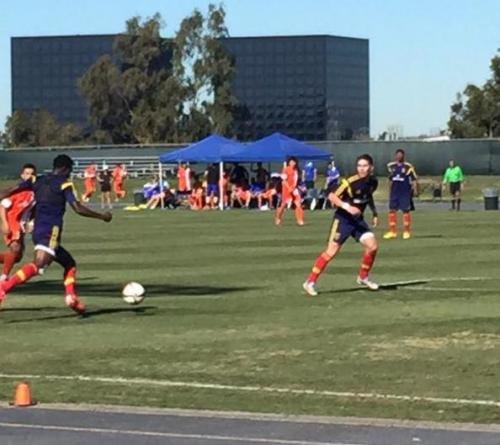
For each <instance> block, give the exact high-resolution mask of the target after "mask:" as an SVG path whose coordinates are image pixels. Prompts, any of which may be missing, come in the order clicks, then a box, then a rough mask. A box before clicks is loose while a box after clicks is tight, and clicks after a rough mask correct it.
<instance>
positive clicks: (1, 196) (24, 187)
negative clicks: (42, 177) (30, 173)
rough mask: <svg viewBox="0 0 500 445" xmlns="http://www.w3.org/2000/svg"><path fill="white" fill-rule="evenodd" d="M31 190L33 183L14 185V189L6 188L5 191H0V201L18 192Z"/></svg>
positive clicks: (26, 182)
mask: <svg viewBox="0 0 500 445" xmlns="http://www.w3.org/2000/svg"><path fill="white" fill-rule="evenodd" d="M30 189H31V181H30V182H29V183H28V181H25V182H21V183H20V184H16V185H13V186H12V187H9V188H6V189H4V190H0V201H2V200H3V199H5V198H8V197H9V196H11V195H14V194H15V193H17V192H22V191H24V190H30Z"/></svg>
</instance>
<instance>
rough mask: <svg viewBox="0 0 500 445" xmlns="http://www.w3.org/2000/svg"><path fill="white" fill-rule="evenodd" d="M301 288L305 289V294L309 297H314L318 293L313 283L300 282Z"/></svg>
mask: <svg viewBox="0 0 500 445" xmlns="http://www.w3.org/2000/svg"><path fill="white" fill-rule="evenodd" d="M302 288H303V289H304V290H305V291H306V293H307V295H309V296H311V297H315V296H316V295H318V292H317V290H316V285H315V284H314V283H310V282H309V281H306V282H305V283H304V284H302Z"/></svg>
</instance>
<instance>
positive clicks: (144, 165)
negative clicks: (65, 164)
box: [73, 156, 177, 178]
mask: <svg viewBox="0 0 500 445" xmlns="http://www.w3.org/2000/svg"><path fill="white" fill-rule="evenodd" d="M73 161H74V162H75V165H74V168H73V174H74V175H75V176H77V177H83V172H84V170H85V168H86V167H88V166H89V165H90V164H97V167H98V169H99V170H101V169H102V168H103V167H104V166H108V167H109V168H110V169H113V168H114V167H115V166H116V165H117V164H119V163H122V164H123V165H124V166H125V168H126V169H127V171H128V173H129V176H130V177H132V178H141V177H145V176H151V175H153V174H157V173H158V157H156V156H123V157H120V156H100V157H97V156H96V157H85V158H83V157H82V158H79V157H74V158H73ZM176 168H177V164H163V165H162V171H163V173H164V174H165V173H170V174H173V173H174V172H175V169H176Z"/></svg>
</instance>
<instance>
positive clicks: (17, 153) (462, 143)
mask: <svg viewBox="0 0 500 445" xmlns="http://www.w3.org/2000/svg"><path fill="white" fill-rule="evenodd" d="M313 144H314V145H316V146H318V147H319V148H323V149H325V150H327V151H330V152H331V153H332V154H333V156H334V158H335V161H336V163H337V165H338V167H339V168H340V170H341V171H342V172H346V173H347V172H350V171H352V169H353V167H354V160H355V158H356V156H358V155H360V154H362V153H370V154H371V155H372V156H373V157H374V159H375V165H376V173H377V174H378V175H385V173H386V170H385V165H386V164H387V162H389V161H390V160H391V159H392V158H393V156H394V151H395V150H396V149H397V148H403V149H405V151H406V152H407V158H408V160H409V161H410V162H412V163H413V164H414V165H415V166H416V168H417V172H418V173H419V174H420V175H440V174H441V173H443V171H444V169H445V168H446V166H447V164H448V161H449V159H455V160H456V161H457V162H458V163H459V164H460V165H461V166H462V168H463V169H464V171H465V174H466V175H491V174H494V175H500V139H460V140H451V141H439V142H424V141H394V142H344V141H340V142H331V141H320V142H313ZM175 148H178V146H165V145H161V146H160V145H159V146H147V147H77V148H75V147H65V148H64V147H62V148H58V149H50V150H49V149H45V150H42V149H13V150H3V151H2V150H0V176H2V177H13V176H17V174H18V170H19V167H20V166H21V165H22V164H24V163H26V162H32V163H34V164H36V165H37V167H38V169H39V170H40V171H43V170H46V169H49V168H50V167H51V164H52V159H53V158H54V156H56V155H57V154H58V153H62V152H64V153H66V154H68V155H70V156H71V157H73V158H75V159H81V160H83V159H86V160H98V159H106V160H107V159H109V160H115V161H117V160H121V161H124V162H132V161H133V160H134V159H136V158H138V157H140V158H147V159H148V161H145V162H146V163H149V165H151V163H152V161H153V160H156V159H158V156H159V155H160V154H161V153H165V152H166V151H169V150H174V149H175ZM115 163H116V162H115ZM110 165H113V163H112V162H111V161H110ZM319 168H320V170H321V169H322V168H323V165H322V164H321V165H319Z"/></svg>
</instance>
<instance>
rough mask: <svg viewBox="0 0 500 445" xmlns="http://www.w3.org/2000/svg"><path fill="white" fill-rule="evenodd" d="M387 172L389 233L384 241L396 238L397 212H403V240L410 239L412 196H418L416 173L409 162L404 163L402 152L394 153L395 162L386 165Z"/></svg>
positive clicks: (412, 208) (403, 153)
mask: <svg viewBox="0 0 500 445" xmlns="http://www.w3.org/2000/svg"><path fill="white" fill-rule="evenodd" d="M387 169H388V170H389V184H390V185H389V187H390V191H389V216H388V218H389V231H388V232H387V233H386V234H385V235H384V239H394V238H397V236H398V233H397V232H398V231H397V225H398V215H397V212H398V210H401V211H402V212H403V239H410V237H411V232H410V230H411V214H410V211H412V210H414V207H413V196H417V194H418V184H417V173H416V172H415V168H414V167H413V165H411V164H410V163H409V162H406V161H405V152H404V150H401V149H399V150H397V151H396V160H395V161H394V162H389V164H387Z"/></svg>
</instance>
